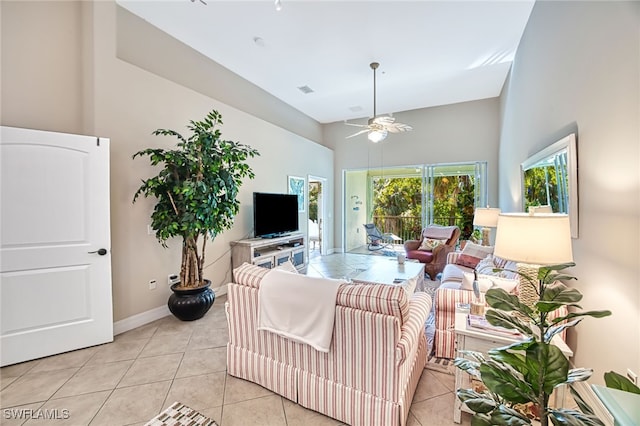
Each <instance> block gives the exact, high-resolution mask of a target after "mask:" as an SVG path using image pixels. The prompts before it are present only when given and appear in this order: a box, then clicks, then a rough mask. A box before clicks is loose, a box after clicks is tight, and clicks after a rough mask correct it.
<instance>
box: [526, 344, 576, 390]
mask: <svg viewBox="0 0 640 426" xmlns="http://www.w3.org/2000/svg"><path fill="white" fill-rule="evenodd" d="M526 362H527V368H528V374H527V376H526V377H527V381H529V382H530V383H531V386H532V388H533V390H534V392H535V393H536V394H537V393H538V392H539V391H540V390H543V391H544V392H545V393H546V394H551V392H553V388H555V387H556V386H557V385H559V384H561V383H564V382H566V381H567V376H568V374H569V361H568V360H567V358H565V356H564V355H563V354H562V351H561V350H560V349H559V348H558V347H557V346H555V345H553V344H549V343H544V342H537V343H535V344H533V345H531V346H530V347H529V349H527V356H526ZM540 377H542V378H543V381H542V382H540V380H539V378H540ZM540 387H541V388H542V389H540Z"/></svg>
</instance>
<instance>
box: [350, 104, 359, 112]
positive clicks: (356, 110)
mask: <svg viewBox="0 0 640 426" xmlns="http://www.w3.org/2000/svg"><path fill="white" fill-rule="evenodd" d="M349 110H351V112H360V111H362V107H361V106H360V105H356V106H352V107H349Z"/></svg>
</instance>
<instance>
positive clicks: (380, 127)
mask: <svg viewBox="0 0 640 426" xmlns="http://www.w3.org/2000/svg"><path fill="white" fill-rule="evenodd" d="M369 66H370V67H371V69H372V70H373V118H370V119H369V122H368V124H353V123H347V122H345V123H344V124H346V125H347V126H355V127H364V129H363V130H360V131H359V132H356V133H354V134H353V135H351V136H347V139H349V138H352V137H354V136H358V135H361V134H363V133H368V135H367V138H368V139H369V140H370V141H371V142H374V143H378V142H380V141H382V140H384V138H386V137H387V134H388V133H389V132H391V133H400V132H408V131H410V130H413V127H411V126H409V125H408V124H402V123H396V122H395V121H396V119H395V118H393V117H391V116H384V117H376V69H378V67H379V66H380V64H379V63H377V62H372V63H370V64H369Z"/></svg>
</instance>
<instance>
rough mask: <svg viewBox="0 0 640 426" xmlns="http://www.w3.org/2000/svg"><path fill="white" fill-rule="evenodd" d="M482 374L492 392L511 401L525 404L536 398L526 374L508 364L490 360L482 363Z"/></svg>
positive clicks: (483, 380) (484, 381)
mask: <svg viewBox="0 0 640 426" xmlns="http://www.w3.org/2000/svg"><path fill="white" fill-rule="evenodd" d="M480 375H481V377H482V382H483V383H484V384H485V386H487V388H488V389H489V390H490V391H491V392H493V393H495V394H497V395H499V396H501V397H502V398H504V399H505V400H507V401H509V402H514V403H520V404H523V403H526V402H529V401H533V400H535V398H536V394H535V393H534V392H533V389H532V388H531V385H529V384H528V383H527V382H526V381H525V380H524V376H523V375H522V374H521V373H519V372H518V371H516V370H515V369H514V368H512V367H511V366H510V365H508V364H504V363H501V362H498V361H494V360H488V361H487V362H486V363H484V364H482V365H480Z"/></svg>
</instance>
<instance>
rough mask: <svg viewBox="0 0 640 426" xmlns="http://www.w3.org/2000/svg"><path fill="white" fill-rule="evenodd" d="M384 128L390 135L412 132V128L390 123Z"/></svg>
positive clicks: (406, 125)
mask: <svg viewBox="0 0 640 426" xmlns="http://www.w3.org/2000/svg"><path fill="white" fill-rule="evenodd" d="M385 128H386V129H387V130H388V131H390V132H391V133H400V132H409V131H411V130H413V127H411V126H409V125H408V124H402V123H392V124H388V125H386V126H385Z"/></svg>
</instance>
